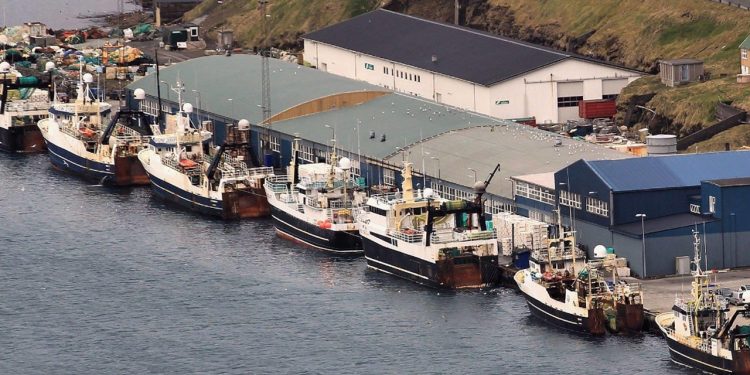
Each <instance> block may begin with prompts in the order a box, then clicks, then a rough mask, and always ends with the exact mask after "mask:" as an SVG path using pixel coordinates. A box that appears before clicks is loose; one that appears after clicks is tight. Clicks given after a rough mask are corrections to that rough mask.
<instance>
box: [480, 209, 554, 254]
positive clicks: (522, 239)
mask: <svg viewBox="0 0 750 375" xmlns="http://www.w3.org/2000/svg"><path fill="white" fill-rule="evenodd" d="M492 224H493V226H494V228H495V230H496V231H497V241H498V244H499V245H500V250H501V252H502V254H503V255H504V256H510V255H513V254H514V253H520V252H524V251H533V250H539V249H543V248H546V247H547V227H548V224H547V223H544V222H541V221H537V220H533V219H529V218H528V217H525V216H519V215H514V214H511V213H507V212H501V213H498V214H494V215H492Z"/></svg>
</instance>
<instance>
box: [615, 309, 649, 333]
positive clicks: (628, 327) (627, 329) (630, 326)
mask: <svg viewBox="0 0 750 375" xmlns="http://www.w3.org/2000/svg"><path fill="white" fill-rule="evenodd" d="M617 330H618V331H619V332H620V333H625V334H635V333H639V332H641V331H642V330H643V305H642V304H640V303H638V304H624V303H618V304H617Z"/></svg>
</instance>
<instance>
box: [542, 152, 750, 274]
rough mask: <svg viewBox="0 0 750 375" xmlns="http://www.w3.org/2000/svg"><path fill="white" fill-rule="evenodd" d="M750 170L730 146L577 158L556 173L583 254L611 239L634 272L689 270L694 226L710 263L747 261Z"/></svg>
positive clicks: (746, 155) (747, 157) (748, 161)
mask: <svg viewBox="0 0 750 375" xmlns="http://www.w3.org/2000/svg"><path fill="white" fill-rule="evenodd" d="M748 176H750V152H746V151H732V152H717V153H706V154H684V155H670V156H658V157H643V158H628V159H623V160H596V161H586V160H580V161H577V162H575V163H573V164H571V165H570V166H568V167H566V168H563V169H561V170H559V171H558V172H556V173H555V177H554V181H555V191H556V199H557V201H558V202H559V204H560V208H561V210H560V211H561V214H562V215H563V217H564V220H565V221H566V222H567V223H568V224H570V225H572V226H573V227H574V228H575V230H576V231H577V233H578V236H577V239H578V242H579V243H580V244H582V245H584V246H585V247H586V249H587V251H588V253H589V256H592V255H593V248H594V247H595V246H596V245H604V246H607V247H613V248H614V250H615V252H616V253H617V254H618V255H620V256H623V257H626V258H627V259H628V260H629V263H630V264H629V266H630V267H631V270H632V271H633V273H635V274H636V275H639V276H646V277H652V276H663V275H671V274H675V273H685V272H689V263H688V258H691V257H692V254H693V231H698V232H699V237H700V239H701V241H702V245H701V246H702V247H704V251H705V252H706V253H707V255H706V256H705V259H706V262H707V266H708V268H709V269H712V268H713V269H723V268H733V267H746V266H750V246H749V245H748V244H749V243H750V202H748V199H747V197H748V196H749V195H748V194H750V179H749V178H748ZM686 257H687V258H686Z"/></svg>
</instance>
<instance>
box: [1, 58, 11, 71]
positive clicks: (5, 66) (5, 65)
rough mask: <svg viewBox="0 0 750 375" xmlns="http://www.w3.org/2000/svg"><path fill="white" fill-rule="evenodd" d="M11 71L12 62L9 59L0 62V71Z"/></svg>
mask: <svg viewBox="0 0 750 375" xmlns="http://www.w3.org/2000/svg"><path fill="white" fill-rule="evenodd" d="M9 71H10V64H9V63H8V62H7V61H3V62H1V63H0V72H1V73H7V72H9Z"/></svg>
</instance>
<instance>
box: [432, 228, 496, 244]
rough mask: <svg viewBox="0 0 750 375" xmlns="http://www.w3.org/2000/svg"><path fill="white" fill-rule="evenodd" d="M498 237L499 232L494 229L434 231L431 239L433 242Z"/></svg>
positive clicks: (479, 239) (480, 239)
mask: <svg viewBox="0 0 750 375" xmlns="http://www.w3.org/2000/svg"><path fill="white" fill-rule="evenodd" d="M492 239H497V233H495V231H494V230H483V231H464V232H456V231H453V230H451V231H439V232H434V233H432V236H430V241H431V242H432V243H448V242H464V241H482V240H492Z"/></svg>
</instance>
